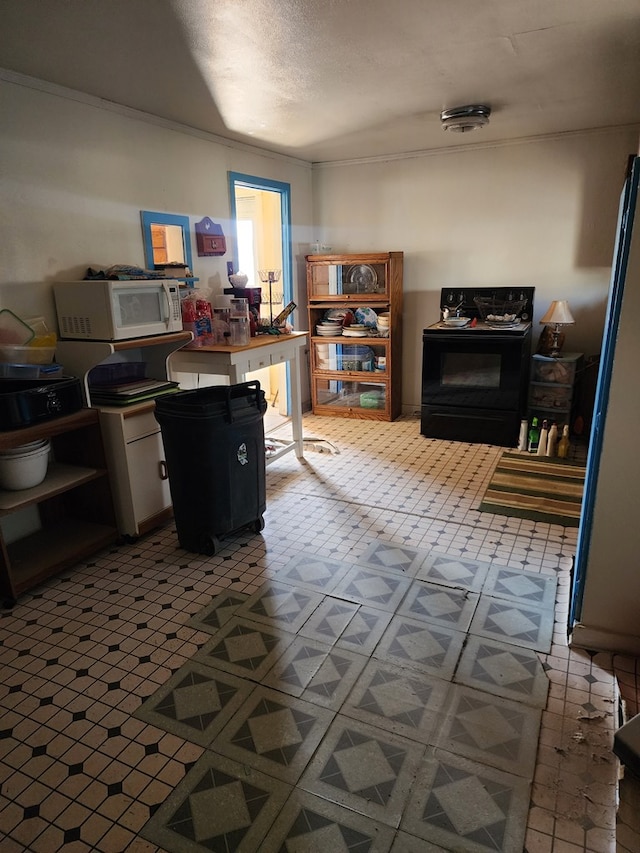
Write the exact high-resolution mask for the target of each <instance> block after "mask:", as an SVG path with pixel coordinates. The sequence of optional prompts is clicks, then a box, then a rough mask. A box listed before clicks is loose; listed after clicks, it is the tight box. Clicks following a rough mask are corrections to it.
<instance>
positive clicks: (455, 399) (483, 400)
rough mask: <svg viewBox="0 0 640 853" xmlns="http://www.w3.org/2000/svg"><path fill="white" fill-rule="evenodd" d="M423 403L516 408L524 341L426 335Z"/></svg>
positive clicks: (523, 355) (523, 357)
mask: <svg viewBox="0 0 640 853" xmlns="http://www.w3.org/2000/svg"><path fill="white" fill-rule="evenodd" d="M423 347H424V349H423V374H422V402H423V403H426V404H430V405H434V404H437V405H445V406H462V407H465V408H468V407H478V408H483V409H504V410H508V409H511V408H514V407H515V408H517V407H518V405H519V399H520V393H521V385H522V374H523V368H524V369H526V365H523V359H526V355H525V352H524V351H523V348H524V341H523V339H518V338H513V339H511V340H504V339H503V340H500V341H498V340H496V339H495V338H488V337H484V338H483V339H479V338H476V339H475V340H473V339H471V338H469V339H465V340H461V339H460V337H459V336H458V337H457V339H454V340H452V339H451V338H450V337H449V336H439V335H434V336H433V337H427V336H425V338H424V342H423Z"/></svg>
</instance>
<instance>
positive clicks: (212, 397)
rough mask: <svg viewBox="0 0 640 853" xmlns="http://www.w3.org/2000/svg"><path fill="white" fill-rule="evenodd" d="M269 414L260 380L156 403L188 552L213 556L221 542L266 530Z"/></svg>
mask: <svg viewBox="0 0 640 853" xmlns="http://www.w3.org/2000/svg"><path fill="white" fill-rule="evenodd" d="M266 409H267V404H266V400H265V396H264V391H262V390H261V389H260V383H259V382H245V383H242V384H239V385H216V386H213V387H211V388H201V389H198V390H196V391H178V392H177V393H175V394H167V395H166V396H164V397H158V398H157V399H156V405H155V417H156V420H157V421H158V423H159V424H160V432H161V435H162V442H163V444H164V451H165V459H166V463H167V473H168V476H169V488H170V490H171V500H172V502H173V514H174V517H175V522H176V531H177V533H178V540H179V542H180V545H181V547H182V548H185V549H186V550H187V551H193V552H195V553H197V554H209V555H211V554H215V553H216V552H217V551H218V549H219V547H220V541H219V537H221V536H224V535H225V534H227V533H231V532H233V531H235V530H239V529H240V528H243V527H248V526H250V527H252V528H253V529H254V530H255V531H256V532H259V531H260V530H262V528H263V527H264V519H263V513H264V511H265V508H266V485H265V466H266V462H265V452H264V423H263V416H264V413H265V411H266Z"/></svg>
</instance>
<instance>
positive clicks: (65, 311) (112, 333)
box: [53, 279, 182, 341]
mask: <svg viewBox="0 0 640 853" xmlns="http://www.w3.org/2000/svg"><path fill="white" fill-rule="evenodd" d="M53 296H54V299H55V303H56V313H57V315H58V329H59V333H60V337H61V338H72V339H74V338H75V339H80V340H84V341H122V340H127V339H128V338H143V337H147V336H149V335H164V334H167V333H168V332H179V331H181V330H182V308H181V304H180V287H179V284H178V282H177V281H166V280H164V279H138V280H135V281H111V280H107V281H55V282H54V283H53Z"/></svg>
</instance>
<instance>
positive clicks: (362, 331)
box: [342, 323, 371, 338]
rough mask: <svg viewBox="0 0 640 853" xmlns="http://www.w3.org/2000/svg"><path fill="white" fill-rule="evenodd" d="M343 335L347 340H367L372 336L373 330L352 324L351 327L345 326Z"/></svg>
mask: <svg viewBox="0 0 640 853" xmlns="http://www.w3.org/2000/svg"><path fill="white" fill-rule="evenodd" d="M342 334H343V335H344V336H345V337H346V338H366V337H367V335H370V334H371V329H370V328H369V327H368V326H364V325H362V324H359V323H352V324H351V325H350V326H345V328H344V329H343V330H342Z"/></svg>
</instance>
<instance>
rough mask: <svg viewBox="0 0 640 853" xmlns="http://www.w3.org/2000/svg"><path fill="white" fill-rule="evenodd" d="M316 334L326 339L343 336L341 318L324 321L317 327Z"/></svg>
mask: <svg viewBox="0 0 640 853" xmlns="http://www.w3.org/2000/svg"><path fill="white" fill-rule="evenodd" d="M316 332H317V333H318V334H319V335H321V336H323V337H326V338H332V337H335V336H336V335H341V334H342V320H341V319H339V318H336V319H333V320H331V319H324V320H322V321H321V322H320V323H318V324H317V325H316Z"/></svg>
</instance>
